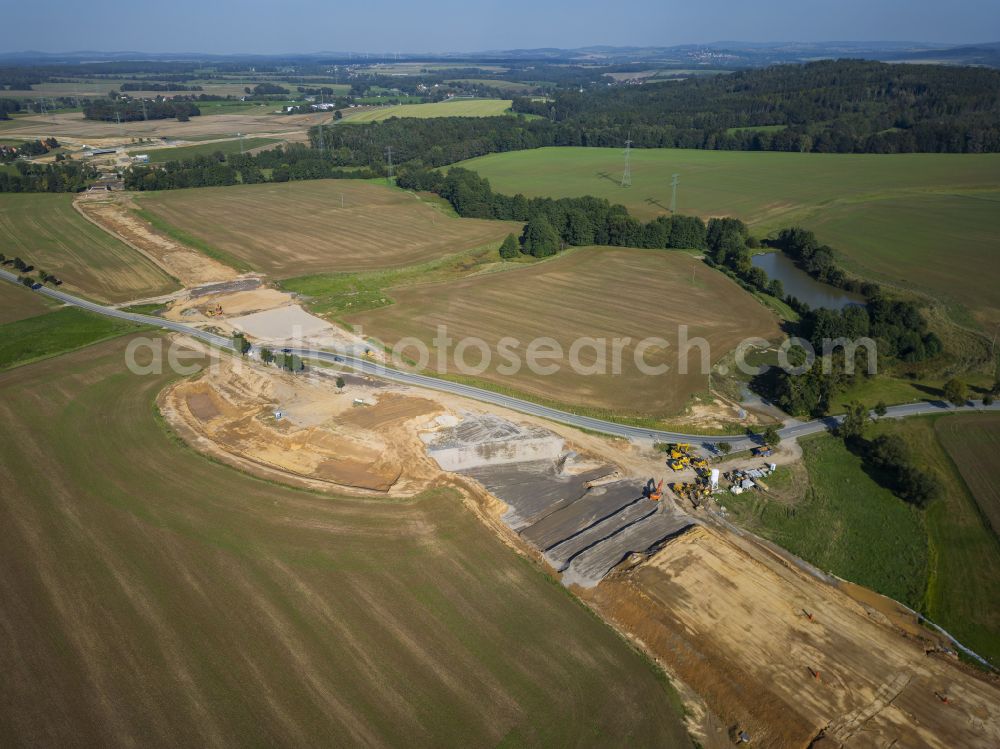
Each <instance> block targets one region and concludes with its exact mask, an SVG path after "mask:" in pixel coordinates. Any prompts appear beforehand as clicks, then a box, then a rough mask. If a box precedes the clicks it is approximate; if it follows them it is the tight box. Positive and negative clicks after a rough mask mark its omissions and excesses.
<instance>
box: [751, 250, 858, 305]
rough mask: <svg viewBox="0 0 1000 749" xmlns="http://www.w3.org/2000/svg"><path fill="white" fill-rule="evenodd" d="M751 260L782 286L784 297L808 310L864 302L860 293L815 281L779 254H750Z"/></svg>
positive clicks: (783, 254)
mask: <svg viewBox="0 0 1000 749" xmlns="http://www.w3.org/2000/svg"><path fill="white" fill-rule="evenodd" d="M751 261H752V262H753V264H754V266H755V267H757V268H761V269H762V270H764V271H765V272H766V273H767V277H768V278H777V279H778V280H780V281H781V283H782V285H783V286H784V287H785V295H786V296H788V295H791V296H794V297H796V298H797V299H798V300H799V301H802V302H805V303H806V304H808V305H809V306H810V307H811V308H814V309H815V308H816V307H826V308H827V309H843V308H844V307H850V306H851V305H864V303H865V298H864V297H863V296H861V295H860V294H852V293H851V292H849V291H844V290H843V289H838V288H837V287H836V286H830V284H826V283H821V282H820V281H817V280H816V279H815V278H813V277H812V276H810V275H809V274H808V273H806V272H805V271H804V270H802V269H801V268H799V267H798V266H797V265H796V264H795V263H794V262H793V261H792V259H791V258H789V257H788V256H787V255H786V254H785V253H783V252H767V253H764V254H762V255H754V256H753V258H752V259H751Z"/></svg>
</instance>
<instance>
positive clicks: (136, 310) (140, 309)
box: [122, 303, 164, 315]
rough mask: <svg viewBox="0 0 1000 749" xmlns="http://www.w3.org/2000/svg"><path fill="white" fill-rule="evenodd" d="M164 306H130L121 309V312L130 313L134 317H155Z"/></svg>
mask: <svg viewBox="0 0 1000 749" xmlns="http://www.w3.org/2000/svg"><path fill="white" fill-rule="evenodd" d="M163 307H164V305H162V304H155V303H154V304H132V305H129V306H128V307H122V312H131V313H133V314H136V315H155V314H156V313H157V312H159V311H160V310H161V309H163Z"/></svg>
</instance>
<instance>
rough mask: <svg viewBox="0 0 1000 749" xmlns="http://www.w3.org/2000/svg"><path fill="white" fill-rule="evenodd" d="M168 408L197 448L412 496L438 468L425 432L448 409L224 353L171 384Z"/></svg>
mask: <svg viewBox="0 0 1000 749" xmlns="http://www.w3.org/2000/svg"><path fill="white" fill-rule="evenodd" d="M355 399H361V400H364V401H365V403H366V404H367V405H365V406H356V405H354V401H355ZM160 406H161V410H162V411H163V413H164V415H165V417H166V418H167V419H168V421H169V422H170V423H171V424H172V425H174V426H175V428H177V430H178V431H179V432H180V433H181V434H182V436H185V437H186V438H188V440H189V441H191V442H192V443H193V444H195V446H197V447H199V448H200V449H202V450H204V451H206V452H209V453H211V454H213V455H215V456H216V457H219V458H221V459H223V460H225V461H226V462H230V463H234V464H237V465H239V466H241V467H243V468H246V469H248V470H251V471H252V472H255V473H258V474H262V475H266V476H268V477H271V478H273V477H276V476H283V477H285V478H291V479H297V480H298V481H296V483H300V484H303V485H308V486H313V487H319V488H336V489H337V490H343V489H345V488H348V489H354V490H359V491H365V492H381V493H387V494H390V495H393V496H410V495H412V494H414V493H416V492H418V491H420V490H422V489H423V488H426V486H427V485H428V484H429V483H430V482H431V481H433V480H434V479H436V478H437V477H439V475H440V471H439V470H437V469H436V467H435V466H434V465H433V463H432V462H431V461H429V460H428V459H427V458H426V456H424V454H423V449H422V443H421V442H420V440H419V438H418V437H417V431H418V429H419V428H420V426H421V425H423V424H425V423H427V422H429V421H431V420H432V419H433V417H434V416H436V415H438V414H439V413H441V408H440V407H439V406H438V405H437V404H435V403H434V402H433V401H430V400H427V399H425V398H419V397H413V396H410V395H407V394H404V393H400V392H393V391H391V390H390V389H386V388H380V387H370V386H368V385H366V384H363V381H362V380H360V379H359V378H351V381H350V383H349V384H348V385H347V387H346V388H345V389H344V391H343V392H341V391H339V390H338V388H337V387H336V384H335V375H331V374H328V373H326V372H311V373H305V374H295V375H293V374H290V373H287V372H281V371H279V370H278V369H276V368H273V367H271V368H264V367H262V366H257V365H250V364H247V363H245V362H242V361H240V360H235V359H224V360H222V361H221V362H220V363H219V365H218V367H217V368H215V369H214V370H208V371H206V372H205V373H204V374H203V375H202V376H200V377H199V378H197V379H195V380H184V381H181V382H179V383H177V384H176V385H174V386H172V387H171V388H169V389H167V390H166V391H164V393H162V394H161V396H160ZM279 413H280V416H279Z"/></svg>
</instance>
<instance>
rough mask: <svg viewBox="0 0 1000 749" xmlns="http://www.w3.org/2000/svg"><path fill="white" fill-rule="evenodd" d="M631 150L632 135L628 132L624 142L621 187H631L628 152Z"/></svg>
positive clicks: (630, 168)
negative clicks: (623, 168) (623, 166)
mask: <svg viewBox="0 0 1000 749" xmlns="http://www.w3.org/2000/svg"><path fill="white" fill-rule="evenodd" d="M631 150H632V133H631V132H629V134H628V138H627V139H626V141H625V171H624V172H622V187H630V186H631V185H632V165H631V164H630V163H629V158H630V152H631Z"/></svg>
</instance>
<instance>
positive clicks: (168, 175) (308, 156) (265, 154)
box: [124, 144, 378, 190]
mask: <svg viewBox="0 0 1000 749" xmlns="http://www.w3.org/2000/svg"><path fill="white" fill-rule="evenodd" d="M376 176H378V175H377V174H376V173H375V172H373V171H371V170H369V169H342V168H340V167H338V166H336V164H334V163H333V162H332V161H331V160H330V159H328V158H324V156H323V154H321V153H320V152H319V151H316V150H313V149H310V148H307V147H306V146H304V145H302V144H292V145H289V146H285V147H284V148H273V149H269V150H266V151H262V152H260V153H257V154H230V155H228V156H227V155H226V154H224V153H222V152H221V151H217V152H216V153H214V154H212V155H209V156H196V157H194V158H191V159H184V160H182V161H168V162H167V163H166V164H164V165H163V166H159V165H152V164H150V165H145V164H135V165H133V166H131V167H129V168H128V169H127V170H126V171H125V176H124V181H125V189H127V190H174V189H180V188H186V187H217V186H225V185H235V184H257V183H260V182H288V181H295V180H305V179H371V178H373V177H376Z"/></svg>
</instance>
